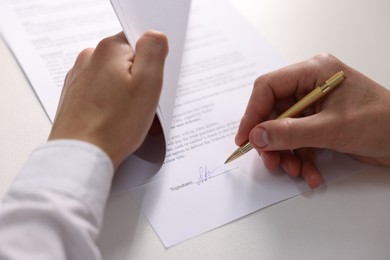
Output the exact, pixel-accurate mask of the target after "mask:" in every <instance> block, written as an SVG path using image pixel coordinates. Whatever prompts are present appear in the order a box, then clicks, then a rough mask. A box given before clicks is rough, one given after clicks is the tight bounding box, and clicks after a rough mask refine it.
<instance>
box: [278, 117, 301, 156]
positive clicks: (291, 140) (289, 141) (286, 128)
mask: <svg viewBox="0 0 390 260" xmlns="http://www.w3.org/2000/svg"><path fill="white" fill-rule="evenodd" d="M281 140H283V142H284V144H285V145H286V146H287V147H289V148H291V149H295V148H299V147H296V145H295V136H294V128H293V124H292V121H291V118H286V119H284V120H283V134H281Z"/></svg>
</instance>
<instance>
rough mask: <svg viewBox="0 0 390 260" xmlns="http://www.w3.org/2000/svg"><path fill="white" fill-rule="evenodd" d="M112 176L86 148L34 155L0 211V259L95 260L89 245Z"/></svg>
mask: <svg viewBox="0 0 390 260" xmlns="http://www.w3.org/2000/svg"><path fill="white" fill-rule="evenodd" d="M112 176H113V166H112V163H111V160H110V159H109V158H108V156H107V155H106V154H105V153H103V152H102V151H101V150H100V149H98V148H97V147H95V146H92V145H89V144H86V143H82V142H74V141H65V142H64V141H57V142H50V143H48V144H46V145H44V146H42V147H40V148H39V149H37V150H36V151H34V153H33V154H32V155H31V157H30V158H29V160H28V161H27V163H26V164H25V166H24V167H23V169H22V170H21V172H20V174H19V176H18V177H17V179H16V180H15V182H14V184H13V185H12V187H11V189H10V191H9V192H8V194H7V195H6V198H5V200H4V203H3V205H2V207H1V209H0V258H1V259H38V258H39V259H100V253H99V251H98V249H97V247H96V245H95V240H96V239H97V237H98V234H99V229H100V226H101V222H102V215H103V210H104V207H105V203H106V200H107V197H108V194H109V189H110V184H111V179H112ZM21 249H23V250H21ZM21 254H23V255H21Z"/></svg>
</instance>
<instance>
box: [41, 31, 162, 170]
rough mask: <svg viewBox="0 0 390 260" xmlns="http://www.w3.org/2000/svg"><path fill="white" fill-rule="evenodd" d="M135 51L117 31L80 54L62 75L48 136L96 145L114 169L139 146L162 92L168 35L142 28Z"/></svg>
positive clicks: (50, 138) (51, 138) (150, 122)
mask: <svg viewBox="0 0 390 260" xmlns="http://www.w3.org/2000/svg"><path fill="white" fill-rule="evenodd" d="M136 50H137V54H136V55H134V53H133V51H132V49H131V48H130V46H129V44H128V43H127V41H126V38H125V36H124V34H123V33H119V34H117V35H115V36H112V37H109V38H106V39H104V40H102V41H101V42H100V43H99V44H98V46H97V47H96V48H95V49H86V50H84V51H82V52H81V53H80V54H79V56H78V57H77V60H76V62H75V64H74V67H73V68H72V69H71V70H70V71H69V72H68V75H67V76H66V79H65V83H64V88H63V91H62V95H61V99H60V103H59V107H58V111H57V115H56V118H55V120H54V124H53V128H52V131H51V134H50V136H49V140H53V139H78V140H82V141H86V142H90V143H92V144H95V145H97V146H99V147H100V148H102V149H103V150H104V151H105V152H106V153H107V154H108V155H109V156H110V158H111V159H112V161H113V164H114V166H115V168H117V167H118V165H119V164H120V163H121V162H122V161H123V160H124V159H125V158H126V157H127V156H129V155H130V154H131V153H133V152H134V151H135V150H136V149H137V148H138V147H139V146H140V145H141V144H142V141H143V140H144V138H145V135H146V133H147V131H148V129H149V128H150V126H151V124H152V121H153V118H154V115H155V111H156V106H157V103H158V99H159V96H160V92H161V87H162V81H163V68H164V62H165V58H166V55H167V52H168V43H167V38H166V37H165V35H163V34H162V33H158V32H153V31H149V32H146V33H145V34H144V35H143V36H142V37H141V38H140V40H139V41H138V43H137V46H136Z"/></svg>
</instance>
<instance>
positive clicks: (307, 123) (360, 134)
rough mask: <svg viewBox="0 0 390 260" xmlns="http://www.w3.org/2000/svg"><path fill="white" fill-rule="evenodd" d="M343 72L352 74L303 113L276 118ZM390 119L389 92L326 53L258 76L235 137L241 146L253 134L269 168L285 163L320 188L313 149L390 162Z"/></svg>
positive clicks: (295, 172)
mask: <svg viewBox="0 0 390 260" xmlns="http://www.w3.org/2000/svg"><path fill="white" fill-rule="evenodd" d="M340 70H343V71H344V72H345V74H346V76H347V78H346V79H345V80H344V82H343V83H341V85H340V86H338V87H337V88H336V89H335V90H334V91H333V92H332V93H330V94H329V95H327V96H326V97H325V98H324V99H322V100H320V101H319V102H318V103H316V104H315V105H314V106H313V107H311V108H309V109H307V110H306V111H304V112H303V114H302V117H300V118H286V119H280V120H272V119H275V118H276V117H277V116H278V115H279V114H281V113H282V112H284V111H285V110H287V109H288V108H289V107H291V106H292V105H293V104H294V103H296V102H297V101H298V100H299V99H301V98H302V97H303V96H305V95H306V94H307V93H309V92H310V91H311V90H312V89H313V88H314V87H316V86H319V85H322V84H323V83H324V82H325V80H327V79H328V78H329V77H331V76H333V75H334V74H335V73H336V72H338V71H340ZM389 122H390V91H389V90H387V89H386V88H384V87H382V86H380V85H379V84H378V83H376V82H374V81H372V80H371V79H369V78H367V77H366V76H364V75H362V74H361V73H359V72H357V71H356V70H354V69H352V68H351V67H348V66H347V65H345V64H343V63H342V62H341V61H339V60H338V59H336V58H335V57H333V56H331V55H329V54H322V55H319V56H316V57H314V58H312V59H310V60H307V61H304V62H301V63H298V64H294V65H291V66H288V67H286V68H283V69H280V70H277V71H274V72H271V73H268V74H265V75H263V76H261V77H259V78H258V79H257V80H256V82H255V86H254V89H253V92H252V95H251V98H250V100H249V103H248V106H247V109H246V111H245V114H244V116H243V118H242V120H241V123H240V127H239V130H238V133H237V136H236V140H235V141H236V144H237V145H241V144H243V143H244V142H245V141H246V140H247V139H248V138H249V140H250V142H251V144H252V145H253V147H254V148H255V149H256V150H257V151H258V152H259V154H260V155H261V156H262V159H263V161H264V163H265V166H266V167H267V168H268V169H270V170H275V169H276V168H278V167H279V166H281V167H282V168H283V169H284V171H286V172H287V173H288V174H289V175H290V176H294V177H296V176H302V177H304V178H305V180H306V181H307V183H308V184H309V186H310V187H311V188H315V187H317V186H318V185H320V182H321V176H320V172H319V170H318V169H317V167H316V166H315V164H314V160H315V156H314V153H313V150H314V149H312V148H326V149H332V150H334V151H338V152H342V153H348V154H350V155H352V156H354V157H355V158H357V159H359V160H361V161H364V162H367V163H373V164H380V165H386V166H390V138H389V133H390V123H389ZM300 148H310V149H300ZM291 150H294V153H291V152H290V151H291Z"/></svg>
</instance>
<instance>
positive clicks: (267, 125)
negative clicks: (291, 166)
mask: <svg viewBox="0 0 390 260" xmlns="http://www.w3.org/2000/svg"><path fill="white" fill-rule="evenodd" d="M327 121H328V120H326V119H324V118H323V117H321V116H319V114H315V115H312V116H308V117H302V118H285V119H277V120H270V121H266V122H263V123H261V124H258V125H257V126H256V127H255V128H254V129H253V130H252V131H251V133H250V138H249V140H250V142H251V144H252V145H253V147H254V148H256V149H257V150H260V151H280V150H292V149H298V148H303V147H317V148H335V147H336V145H337V140H336V138H335V137H334V135H333V134H330V132H329V131H330V130H331V129H330V127H329V125H331V124H330V123H328V122H327Z"/></svg>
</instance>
